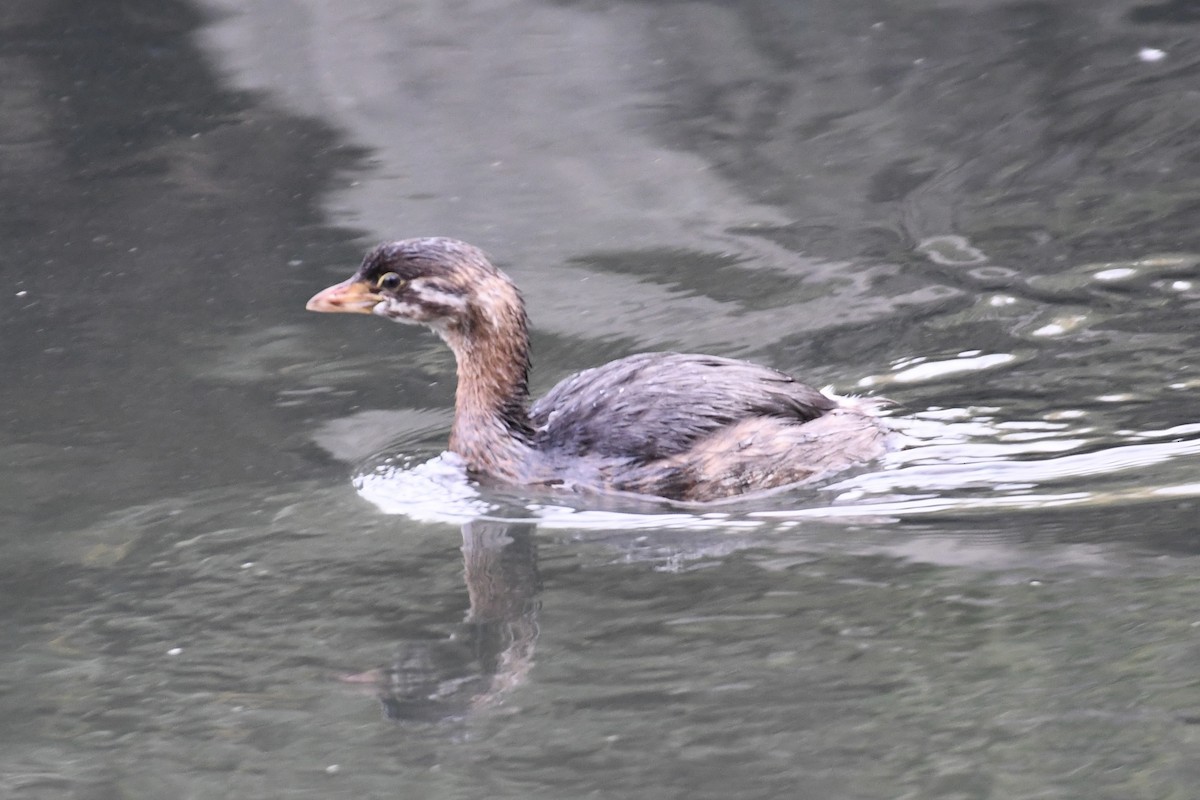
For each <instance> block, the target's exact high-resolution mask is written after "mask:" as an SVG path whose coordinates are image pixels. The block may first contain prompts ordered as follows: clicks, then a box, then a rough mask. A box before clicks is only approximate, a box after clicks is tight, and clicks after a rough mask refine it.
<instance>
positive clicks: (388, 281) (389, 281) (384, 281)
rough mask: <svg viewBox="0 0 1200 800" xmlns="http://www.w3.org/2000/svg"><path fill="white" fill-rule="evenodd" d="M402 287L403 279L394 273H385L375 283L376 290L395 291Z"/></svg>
mask: <svg viewBox="0 0 1200 800" xmlns="http://www.w3.org/2000/svg"><path fill="white" fill-rule="evenodd" d="M403 285H404V279H403V278H401V277H400V276H399V275H397V274H396V273H394V272H387V273H384V274H383V275H380V276H379V280H377V281H375V288H376V289H387V290H388V291H395V290H396V289H399V288H400V287H401V286H403Z"/></svg>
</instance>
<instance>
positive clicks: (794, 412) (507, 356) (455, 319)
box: [308, 238, 887, 501]
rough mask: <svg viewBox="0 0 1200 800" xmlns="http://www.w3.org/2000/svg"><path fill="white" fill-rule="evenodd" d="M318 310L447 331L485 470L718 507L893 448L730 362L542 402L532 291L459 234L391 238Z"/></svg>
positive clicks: (631, 365)
mask: <svg viewBox="0 0 1200 800" xmlns="http://www.w3.org/2000/svg"><path fill="white" fill-rule="evenodd" d="M308 308H309V309H310V310H314V311H343V312H355V313H374V314H378V315H380V316H384V317H387V318H389V319H393V320H396V321H398V322H411V323H420V324H424V325H427V326H429V327H430V328H432V329H433V330H434V331H436V332H437V333H438V334H439V335H440V336H441V337H442V338H443V339H444V340H445V341H446V342H447V344H449V345H450V347H451V349H452V350H453V351H454V355H455V358H456V361H457V364H458V392H457V394H456V397H455V409H454V423H453V427H452V429H451V432H450V450H451V451H453V452H454V453H457V454H458V455H459V456H461V457H462V458H463V460H464V461H465V462H466V464H467V467H468V469H469V470H470V471H471V472H472V473H473V474H475V475H478V476H490V477H493V478H497V479H500V480H502V481H506V482H510V483H517V484H524V485H534V484H537V485H552V486H564V487H569V488H576V489H590V490H600V491H604V490H608V491H624V492H634V493H638V494H647V495H656V496H660V497H666V498H670V499H674V500H685V501H706V500H714V499H719V498H722V497H729V496H731V495H737V494H742V493H744V492H750V491H756V490H762V489H769V488H773V487H777V486H784V485H787V484H791V483H797V482H799V481H804V480H809V479H813V478H817V477H821V476H824V475H828V474H831V473H833V472H836V471H839V470H842V469H845V468H847V467H849V466H852V465H854V464H857V463H861V462H864V461H867V460H870V459H872V458H875V457H877V456H878V455H880V454H882V453H883V452H884V450H885V449H886V433H887V429H886V428H885V427H884V426H883V424H882V423H881V422H880V421H879V419H878V418H877V417H876V415H875V414H874V413H873V412H874V406H873V404H872V403H870V402H855V401H849V402H847V401H839V400H835V399H832V398H829V397H827V396H825V395H823V394H821V393H820V392H818V391H817V390H816V389H813V388H811V387H809V386H805V385H804V384H802V383H800V382H798V381H796V380H795V379H793V378H791V377H790V376H788V375H785V374H783V373H781V372H777V371H775V370H773V369H769V368H767V367H762V366H759V365H757V364H751V363H749V362H745V361H735V360H732V359H728V358H718V357H716V356H705V355H690V354H682V353H643V354H640V355H634V356H629V357H627V358H623V359H619V360H617V361H613V362H611V363H609V364H606V365H604V366H602V367H597V368H595V369H589V370H585V371H583V372H580V373H579V374H577V375H574V376H572V377H570V378H567V379H566V380H564V381H563V382H561V383H559V384H558V385H557V386H555V387H554V388H553V389H551V390H550V392H549V393H547V394H546V396H545V397H543V398H542V399H541V400H539V401H538V402H536V403H535V404H534V405H533V407H532V408H529V407H528V399H529V398H528V395H529V392H528V388H527V378H528V374H529V339H528V333H527V321H526V317H525V307H524V303H523V302H522V300H521V296H520V294H519V293H518V291H517V289H516V287H515V286H514V285H513V283H512V281H511V280H509V278H508V276H506V275H505V274H504V273H503V272H501V271H500V270H498V269H496V268H495V267H494V266H492V264H491V262H489V261H488V259H487V257H486V256H485V255H484V254H483V252H482V251H480V250H479V249H478V248H475V247H472V246H471V245H468V244H465V243H463V242H458V241H455V240H453V239H442V238H432V239H407V240H405V241H401V242H394V243H391V244H384V245H380V246H379V247H377V248H375V249H374V250H372V251H371V252H369V253H368V254H367V256H366V258H365V259H364V260H363V263H362V266H361V267H359V269H358V272H357V273H355V275H354V276H353V277H352V278H350V279H349V280H347V281H345V282H344V283H340V284H337V285H336V286H331V287H329V288H328V289H326V290H324V291H323V292H321V293H319V294H317V295H316V296H315V297H313V299H312V300H310V301H309V304H308Z"/></svg>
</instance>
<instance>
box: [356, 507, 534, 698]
mask: <svg viewBox="0 0 1200 800" xmlns="http://www.w3.org/2000/svg"><path fill="white" fill-rule="evenodd" d="M533 533H534V526H532V525H528V524H518V523H504V522H500V521H484V520H476V521H473V522H468V523H466V524H465V525H463V526H462V537H463V546H462V554H463V563H464V565H465V571H464V577H465V579H466V584H467V593H468V595H469V596H470V598H471V607H470V610H469V611H468V612H467V618H466V620H464V622H463V624H462V625H461V626H460V628H459V630H458V631H456V632H455V633H454V634H453V635H452V636H451V637H450V639H449V640H444V641H437V642H429V641H425V640H421V641H413V642H406V643H403V644H401V645H400V647H399V650H398V653H397V655H396V658H395V660H394V661H393V662H392V664H391V665H389V666H387V667H385V668H382V669H379V670H374V671H372V672H367V673H362V674H358V675H347V676H345V677H343V680H344V681H346V682H348V683H370V684H373V685H374V686H375V688H376V691H377V692H378V696H379V700H380V703H381V704H382V705H383V710H384V715H385V716H386V717H387V718H388V719H393V720H412V719H425V720H441V719H447V718H453V717H458V716H461V715H462V714H464V713H467V712H468V711H471V710H477V709H480V708H486V707H488V706H491V705H493V704H495V703H498V702H500V701H501V700H502V699H503V698H504V696H505V695H507V694H508V693H509V692H511V691H512V690H513V689H515V688H516V687H517V686H519V685H520V684H522V683H523V682H524V681H525V679H526V677H527V675H528V673H529V670H530V668H531V667H532V666H533V651H534V646H535V645H536V644H537V635H538V623H537V616H538V611H539V608H540V606H539V603H538V600H537V594H538V592H539V591H540V590H541V583H540V579H539V578H538V571H537V546H536V544H535V543H534V539H533Z"/></svg>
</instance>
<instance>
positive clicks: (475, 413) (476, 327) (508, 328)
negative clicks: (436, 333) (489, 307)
mask: <svg viewBox="0 0 1200 800" xmlns="http://www.w3.org/2000/svg"><path fill="white" fill-rule="evenodd" d="M506 317H507V319H506V324H503V325H496V324H494V323H493V322H492V321H478V320H477V321H475V323H474V324H472V325H471V326H469V328H467V329H465V330H461V329H459V330H453V331H447V332H446V333H445V334H444V336H445V338H446V340H447V342H448V343H449V344H450V347H451V348H452V349H453V350H454V357H455V361H456V362H457V364H458V389H457V391H456V393H455V398H454V424H453V426H452V428H451V430H450V450H451V451H452V452H454V453H457V454H458V455H459V456H461V457H462V458H463V460H465V461H466V462H467V467H468V469H470V470H472V471H474V472H481V473H486V474H492V475H497V474H498V475H502V476H504V475H507V476H510V477H511V476H513V475H515V474H516V473H517V471H518V470H519V468H520V466H521V465H522V464H523V463H524V462H525V461H526V457H527V456H528V453H529V448H530V441H531V439H532V437H533V430H532V427H531V425H530V422H529V410H528V403H529V387H528V378H529V335H528V332H527V330H526V323H525V315H524V311H523V310H522V309H517V310H516V311H515V312H514V313H512V314H509V315H506Z"/></svg>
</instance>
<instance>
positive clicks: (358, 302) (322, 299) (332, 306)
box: [304, 278, 383, 314]
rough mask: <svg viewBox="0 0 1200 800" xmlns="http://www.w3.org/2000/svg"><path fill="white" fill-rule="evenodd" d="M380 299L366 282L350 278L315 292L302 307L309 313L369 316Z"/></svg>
mask: <svg viewBox="0 0 1200 800" xmlns="http://www.w3.org/2000/svg"><path fill="white" fill-rule="evenodd" d="M382 299H383V298H382V297H381V296H379V295H378V294H376V293H375V291H374V290H373V289H372V288H371V286H370V284H368V283H367V282H366V281H364V280H360V279H359V278H351V279H350V280H348V281H342V282H341V283H335V284H334V285H333V286H330V287H329V288H328V289H322V290H321V291H319V292H317V293H316V294H315V295H313V298H312V299H311V300H309V301H308V303H307V304H306V305H305V306H304V307H305V308H306V309H307V310H309V311H325V312H328V313H333V312H341V313H343V314H370V313H371V309H373V308H374V307H375V305H376V304H377V303H379V301H380V300H382Z"/></svg>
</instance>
